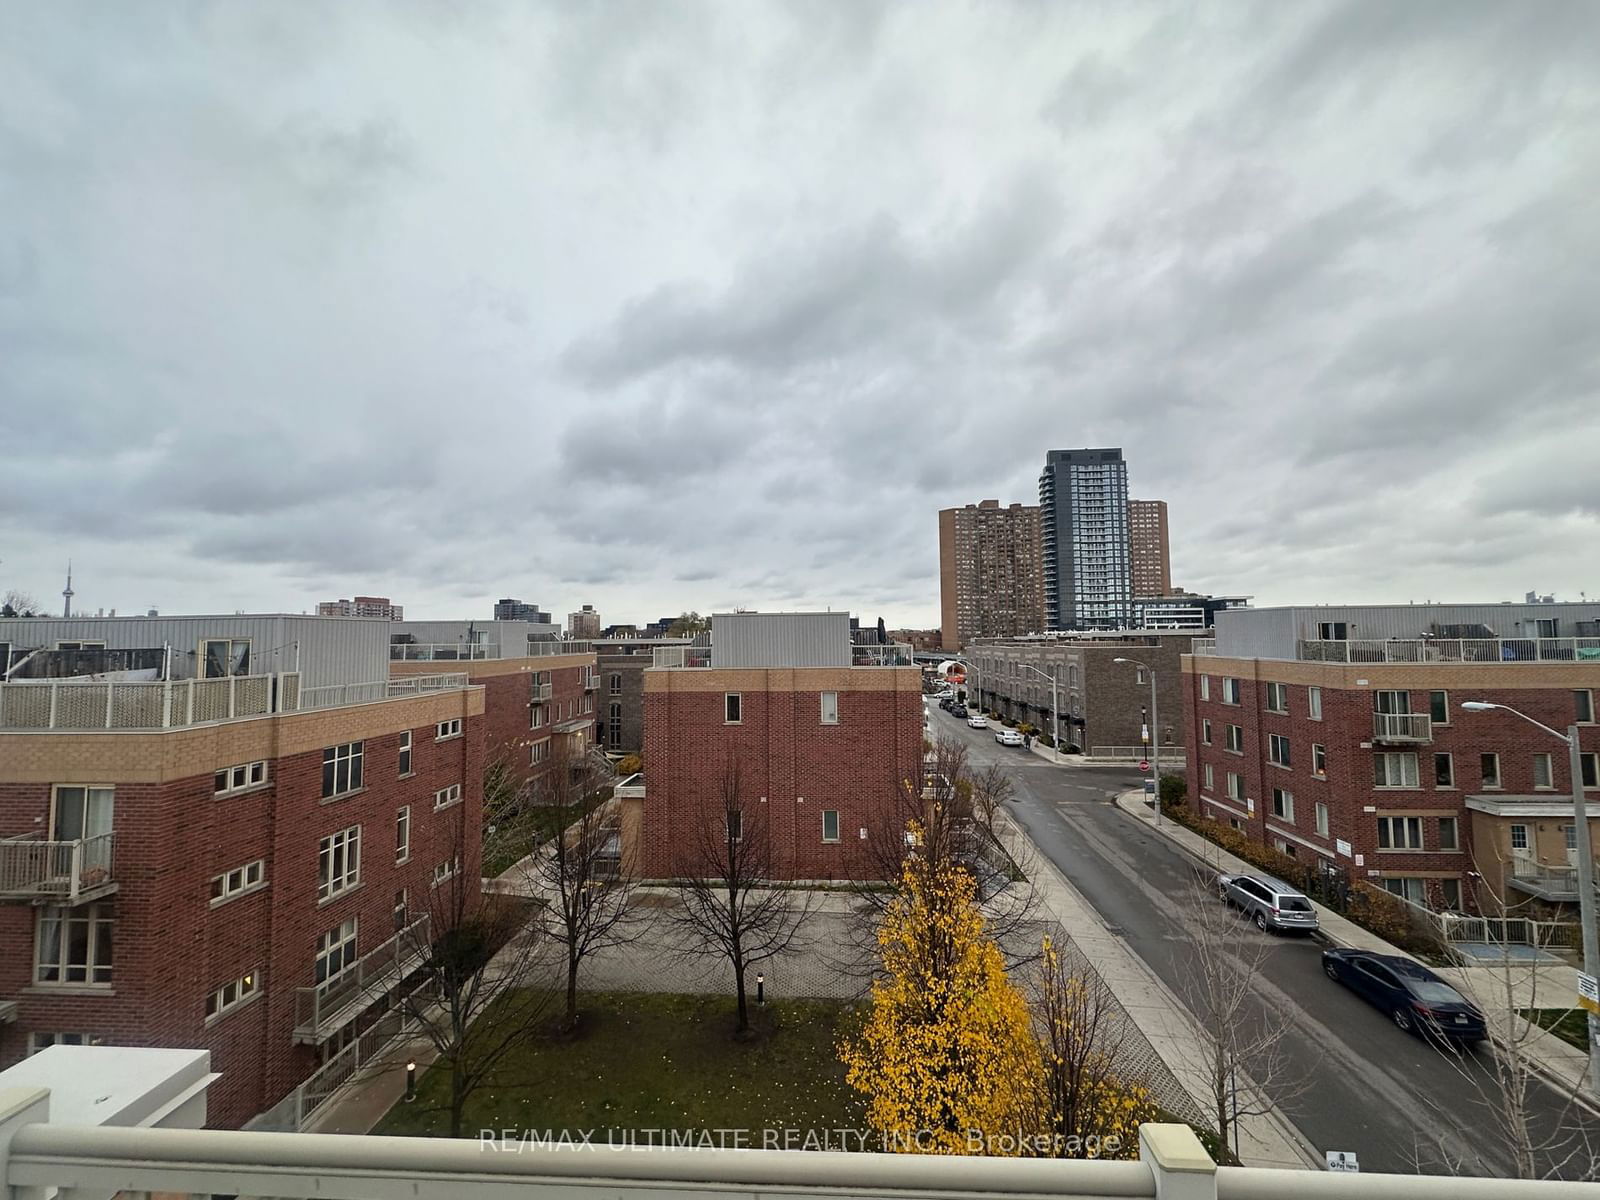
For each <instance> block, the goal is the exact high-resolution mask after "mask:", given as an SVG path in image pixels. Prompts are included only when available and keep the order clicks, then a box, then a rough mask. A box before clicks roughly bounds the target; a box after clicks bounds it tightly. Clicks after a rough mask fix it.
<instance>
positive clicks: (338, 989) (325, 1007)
mask: <svg viewBox="0 0 1600 1200" xmlns="http://www.w3.org/2000/svg"><path fill="white" fill-rule="evenodd" d="M430 929H431V926H430V924H429V918H428V916H427V915H426V914H424V915H423V916H421V917H418V918H417V919H416V920H415V921H413V922H411V924H409V925H407V926H406V927H405V928H404V929H402V930H400V932H398V933H396V934H395V935H394V936H393V937H391V938H389V939H388V940H387V941H386V942H384V943H383V944H382V945H380V946H377V947H375V948H373V949H371V950H369V951H367V952H366V953H365V954H363V955H362V956H361V957H360V958H358V959H356V961H355V962H354V963H352V964H351V965H350V966H349V967H348V968H347V969H346V970H343V971H341V972H339V974H337V975H335V976H334V977H333V978H332V979H328V980H324V981H323V982H322V983H318V984H314V985H313V986H311V987H303V988H296V989H295V999H294V1039H295V1041H297V1042H303V1043H305V1044H307V1045H312V1046H315V1045H318V1044H320V1043H322V1042H325V1041H327V1040H328V1038H330V1037H332V1036H333V1035H334V1034H335V1033H337V1032H339V1030H341V1029H343V1028H344V1027H345V1026H346V1025H348V1024H350V1022H351V1021H353V1020H355V1019H356V1017H358V1016H359V1015H360V1014H361V1013H363V1012H364V1011H366V1010H367V1009H368V1008H370V1007H372V1005H374V1004H376V1003H377V1002H378V1001H379V1000H380V999H382V998H383V997H384V996H385V995H386V994H388V993H389V992H390V991H392V990H393V989H394V988H396V987H398V986H399V985H400V982H401V981H402V980H403V979H405V977H406V976H407V975H409V974H410V973H411V972H412V971H414V970H416V969H417V968H418V967H419V966H421V965H422V963H423V962H424V961H425V960H426V958H427V955H428V953H429V945H430V937H429V932H430Z"/></svg>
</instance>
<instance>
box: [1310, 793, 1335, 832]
mask: <svg viewBox="0 0 1600 1200" xmlns="http://www.w3.org/2000/svg"><path fill="white" fill-rule="evenodd" d="M1312 818H1313V820H1312V824H1313V825H1314V826H1315V828H1316V831H1317V836H1318V837H1320V838H1325V837H1327V836H1328V830H1330V829H1332V828H1333V814H1332V813H1330V812H1329V811H1328V806H1327V805H1326V804H1324V803H1323V802H1322V801H1321V800H1318V801H1317V803H1316V807H1315V808H1313V809H1312Z"/></svg>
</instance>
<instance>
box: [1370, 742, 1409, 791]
mask: <svg viewBox="0 0 1600 1200" xmlns="http://www.w3.org/2000/svg"><path fill="white" fill-rule="evenodd" d="M1372 783H1373V786H1374V787H1390V788H1414V787H1416V786H1417V756H1416V755H1415V754H1413V753H1411V752H1410V751H1405V752H1403V753H1394V754H1374V755H1373V756H1372Z"/></svg>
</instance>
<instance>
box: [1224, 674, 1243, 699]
mask: <svg viewBox="0 0 1600 1200" xmlns="http://www.w3.org/2000/svg"><path fill="white" fill-rule="evenodd" d="M1222 702H1223V703H1224V704H1237V703H1239V681H1238V680H1237V679H1224V680H1223V681H1222Z"/></svg>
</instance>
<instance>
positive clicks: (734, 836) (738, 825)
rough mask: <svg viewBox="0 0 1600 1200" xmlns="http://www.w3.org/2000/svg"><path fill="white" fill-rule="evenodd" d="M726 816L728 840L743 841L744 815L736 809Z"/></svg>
mask: <svg viewBox="0 0 1600 1200" xmlns="http://www.w3.org/2000/svg"><path fill="white" fill-rule="evenodd" d="M726 815H727V820H728V840H729V841H730V842H738V841H743V840H744V814H743V813H742V812H740V811H739V810H738V809H734V810H733V811H732V812H730V813H727V814H726Z"/></svg>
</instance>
